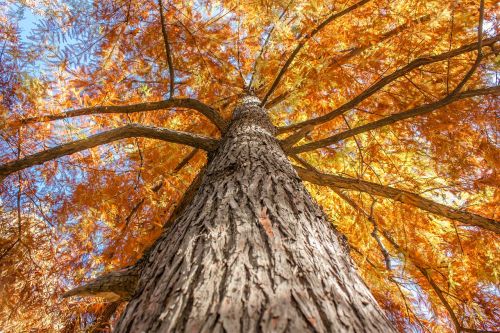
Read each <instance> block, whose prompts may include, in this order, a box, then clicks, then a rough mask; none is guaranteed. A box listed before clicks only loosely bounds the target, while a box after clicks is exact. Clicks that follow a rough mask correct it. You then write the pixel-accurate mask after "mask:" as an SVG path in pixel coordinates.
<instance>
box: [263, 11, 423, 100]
mask: <svg viewBox="0 0 500 333" xmlns="http://www.w3.org/2000/svg"><path fill="white" fill-rule="evenodd" d="M430 18H431V17H430V15H424V16H421V17H419V18H416V19H414V20H412V21H411V23H412V24H417V23H423V22H427V21H429V20H430ZM409 26H410V24H408V23H404V24H402V25H400V26H398V27H396V28H394V29H392V30H390V31H388V32H386V33H384V34H383V35H382V36H380V38H379V39H378V40H377V41H376V43H381V42H383V41H385V40H387V39H389V38H391V37H393V36H395V35H397V34H398V33H400V32H401V31H404V30H406V29H407V28H408V27H409ZM373 45H374V44H372V43H370V44H368V45H364V46H358V47H355V48H353V49H351V50H350V51H349V52H348V53H346V54H344V55H343V56H341V57H339V58H335V59H333V62H334V63H335V65H337V66H340V65H341V64H343V63H345V62H347V61H348V60H349V59H351V58H353V57H355V56H357V55H358V54H360V53H362V52H363V51H365V50H366V49H368V48H370V47H372V46H373ZM303 85H304V84H303V83H302V84H300V85H299V86H298V87H295V88H292V89H290V90H288V91H285V92H283V93H281V94H279V95H278V96H276V97H275V98H273V99H272V100H270V101H269V102H267V103H266V108H268V109H270V108H272V107H273V106H275V105H276V104H279V103H281V102H282V101H284V100H285V99H287V98H288V97H289V96H290V95H291V94H292V92H293V91H294V90H297V89H300V88H301V87H302V86H303Z"/></svg>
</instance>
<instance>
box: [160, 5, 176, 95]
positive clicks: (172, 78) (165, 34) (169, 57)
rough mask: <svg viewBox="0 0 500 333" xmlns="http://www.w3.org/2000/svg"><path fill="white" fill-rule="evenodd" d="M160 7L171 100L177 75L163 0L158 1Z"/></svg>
mask: <svg viewBox="0 0 500 333" xmlns="http://www.w3.org/2000/svg"><path fill="white" fill-rule="evenodd" d="M158 6H159V7H160V22H161V33H162V35H163V42H164V43H165V53H166V54H167V64H168V73H169V76H170V91H169V94H170V98H172V97H173V96H174V92H175V90H174V89H175V87H174V82H175V73H174V62H173V60H172V52H171V50H170V44H169V43H168V32H167V24H166V22H165V16H164V15H163V3H162V0H158Z"/></svg>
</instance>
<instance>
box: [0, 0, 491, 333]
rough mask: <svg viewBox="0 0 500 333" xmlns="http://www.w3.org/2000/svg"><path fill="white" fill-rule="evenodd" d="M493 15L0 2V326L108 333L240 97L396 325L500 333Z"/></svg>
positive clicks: (447, 8)
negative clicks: (113, 275) (89, 283)
mask: <svg viewBox="0 0 500 333" xmlns="http://www.w3.org/2000/svg"><path fill="white" fill-rule="evenodd" d="M498 10H499V4H498V3H497V2H496V1H493V0H481V1H479V0H475V1H471V0H425V1H424V0H397V1H389V0H359V1H356V0H354V1H351V0H341V1H322V0H313V1H310V0H307V1H301V0H274V1H267V0H262V1H235V0H227V1H205V0H196V1H187V0H154V1H153V0H141V1H139V0H105V1H89V0H85V1H62V0H43V1H13V0H3V1H1V0H0V119H1V120H0V134H1V137H0V180H1V181H2V182H1V184H0V318H1V319H0V330H5V332H15V331H19V332H26V331H30V330H34V331H37V332H38V331H40V332H44V331H68V332H70V331H72V330H76V329H80V328H83V327H90V326H92V325H96V323H98V322H99V320H100V319H99V318H103V317H106V316H107V318H106V320H108V319H109V317H110V316H111V315H112V314H113V313H115V312H116V311H115V310H117V308H119V307H120V306H121V305H118V304H117V303H112V304H111V305H105V304H102V303H101V302H99V301H96V300H95V299H91V300H74V299H64V300H63V299H61V295H62V294H63V293H64V292H65V291H67V290H68V289H70V288H71V287H74V286H76V285H79V284H80V283H81V282H82V281H85V280H88V279H89V278H91V277H93V276H97V275H101V274H103V273H105V272H110V271H115V270H118V269H120V268H123V267H126V266H128V265H131V264H133V263H135V262H136V261H137V260H138V259H139V258H141V256H142V254H143V252H144V251H145V250H146V249H147V248H148V247H149V246H150V245H151V244H152V243H153V242H154V241H155V239H156V238H157V237H158V236H159V235H160V233H161V232H162V230H163V226H164V224H165V223H166V222H167V221H170V220H171V219H172V215H174V216H175V214H176V208H177V207H181V206H182V197H183V195H184V193H185V191H186V190H187V188H188V187H189V185H190V184H191V183H192V181H193V179H195V177H196V175H197V174H199V173H200V172H201V171H202V170H203V167H204V165H205V164H206V162H207V152H210V151H212V150H213V149H214V147H215V146H216V145H217V142H218V139H219V138H220V137H221V136H222V135H223V133H224V131H225V129H226V128H227V126H228V122H229V119H230V116H231V112H232V110H233V109H234V106H235V104H236V103H237V102H238V100H239V99H240V98H241V97H243V96H246V95H248V94H252V95H255V96H257V97H258V98H259V99H260V100H261V101H262V105H263V106H265V108H266V109H267V110H268V112H269V115H270V117H271V119H272V121H273V123H274V125H275V126H276V127H277V131H278V138H279V139H280V140H281V144H282V147H283V149H284V150H285V152H286V153H287V154H288V155H289V157H290V160H291V162H292V163H293V164H294V165H295V166H296V170H297V172H298V174H299V176H300V177H301V178H302V179H303V180H304V181H305V182H306V185H307V187H308V189H309V191H310V192H311V193H312V194H313V197H314V198H315V199H316V200H317V201H318V203H319V204H320V205H321V206H322V207H323V209H324V210H325V212H326V213H327V214H328V216H329V217H330V218H331V221H332V223H333V224H334V225H335V227H336V228H337V229H338V230H339V231H340V232H341V233H342V234H343V235H345V237H346V240H347V242H348V243H349V245H350V249H351V255H352V257H353V259H354V261H355V262H356V264H357V267H358V269H359V271H360V273H361V275H362V277H363V278H364V280H365V282H366V284H367V285H368V287H369V288H370V290H371V291H372V293H373V295H374V296H375V298H376V299H377V301H378V302H379V304H380V305H381V306H382V308H383V309H384V310H385V311H386V313H387V316H388V317H389V319H390V320H391V321H392V322H393V323H394V325H395V326H396V327H398V329H400V330H401V331H414V332H455V331H463V332H485V331H486V332H487V331H491V332H493V331H496V330H498V329H499V328H500V321H499V320H500V319H499V318H500V313H499V310H498V309H500V302H499V293H500V290H499V289H498V285H499V271H498V267H500V257H499V246H500V242H499V238H498V234H499V233H500V223H499V222H498V219H499V217H500V212H499V210H498V202H499V200H500V191H499V190H500V189H499V180H500V179H499V173H498V165H499V163H500V160H499V156H500V154H499V151H498V150H499V134H498V133H499V132H498V117H499V106H500V103H499V99H498V96H499V94H500V87H499V80H500V79H499V77H498V73H499V70H500V68H499V64H500V63H499V47H500V45H499V44H500V43H499V42H500V37H499V35H498V33H499V27H500V25H499V24H498V23H499V22H498V19H499V18H498ZM111 310H112V311H111ZM118 310H119V309H118ZM109 313H111V314H109Z"/></svg>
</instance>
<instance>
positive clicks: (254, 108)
mask: <svg viewBox="0 0 500 333" xmlns="http://www.w3.org/2000/svg"><path fill="white" fill-rule="evenodd" d="M259 103H260V102H259V101H258V100H257V99H256V98H246V99H244V101H243V102H242V103H241V104H240V105H239V106H238V107H237V108H236V110H235V112H234V115H233V121H232V123H231V125H230V127H229V129H228V131H227V133H226V135H225V136H224V137H223V139H222V140H221V144H220V146H219V147H218V149H217V150H216V151H215V152H214V153H213V156H211V158H210V161H209V165H208V166H207V170H206V172H205V174H204V177H203V179H202V183H201V186H200V188H199V189H198V191H197V192H196V195H195V197H194V199H193V201H192V202H191V204H190V205H189V206H188V208H187V209H185V211H184V212H183V213H182V214H181V215H180V216H179V218H178V219H177V220H176V222H175V223H174V225H173V226H172V228H170V229H169V230H168V232H166V233H165V234H164V235H163V236H162V237H161V238H160V239H159V240H158V241H157V242H156V244H155V246H154V247H153V248H152V250H151V251H150V252H149V254H148V258H147V259H145V260H147V261H146V262H145V266H144V268H143V270H142V275H141V277H140V280H139V285H138V289H137V292H136V294H135V296H134V297H133V298H132V300H131V301H130V303H129V304H128V306H127V308H126V310H125V311H124V313H123V315H122V318H121V319H120V321H119V323H118V325H117V328H116V331H117V332H231V333H233V332H394V329H393V328H392V326H391V325H390V323H389V322H388V321H387V319H386V318H385V316H384V314H383V313H382V311H381V310H380V308H379V307H378V305H377V303H376V301H375V300H374V298H373V296H372V295H371V294H370V292H369V290H368V288H367V287H366V285H365V284H364V283H363V281H362V280H361V278H360V277H359V275H358V273H357V272H356V270H355V268H354V266H353V264H352V262H351V260H350V258H349V254H348V249H347V246H346V245H345V244H344V241H343V238H342V236H340V235H339V234H338V233H337V232H336V231H335V230H334V228H333V226H332V224H331V223H330V222H328V221H327V219H326V217H325V215H324V213H323V212H322V211H321V209H320V208H319V207H318V206H317V204H316V203H315V202H314V201H313V200H312V198H311V197H310V196H309V194H308V193H307V191H306V190H305V188H304V186H303V184H302V182H301V180H300V178H299V177H298V176H297V173H296V172H295V170H294V168H293V167H292V165H291V164H290V163H289V161H288V160H287V158H286V155H285V153H284V152H283V150H282V149H281V147H280V145H279V142H278V141H277V140H276V139H275V138H274V127H273V126H272V124H271V123H270V122H269V119H268V117H267V115H266V114H265V111H264V110H263V109H262V108H260V107H259Z"/></svg>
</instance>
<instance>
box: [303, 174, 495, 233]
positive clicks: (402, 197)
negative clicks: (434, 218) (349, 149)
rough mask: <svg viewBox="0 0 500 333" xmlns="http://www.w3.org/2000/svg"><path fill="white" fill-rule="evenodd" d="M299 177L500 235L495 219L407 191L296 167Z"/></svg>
mask: <svg viewBox="0 0 500 333" xmlns="http://www.w3.org/2000/svg"><path fill="white" fill-rule="evenodd" d="M295 170H297V173H298V174H299V176H300V177H301V178H302V179H303V180H305V181H308V182H311V183H313V184H317V185H321V186H333V187H337V188H341V189H346V190H354V191H360V192H365V193H369V194H371V195H376V196H381V197H384V198H389V199H392V200H396V201H399V202H401V203H404V204H408V205H411V206H415V207H418V208H420V209H422V210H425V211H427V212H430V213H433V214H436V215H439V216H443V217H446V218H449V219H452V220H457V221H460V222H462V223H464V224H468V225H472V226H476V227H480V228H483V229H486V230H490V231H493V232H495V233H497V234H500V222H499V221H496V220H494V219H490V218H486V217H483V216H480V215H477V214H474V213H470V212H466V211H462V210H458V209H455V208H451V207H448V206H445V205H442V204H440V203H437V202H434V201H432V200H429V199H426V198H423V197H421V196H419V195H417V194H415V193H411V192H408V191H405V190H399V189H396V188H393V187H389V186H383V185H379V184H375V183H371V182H367V181H364V180H358V179H352V178H345V177H340V176H336V175H328V174H324V173H320V172H318V171H315V170H314V171H313V170H308V169H304V168H302V167H299V166H295Z"/></svg>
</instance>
